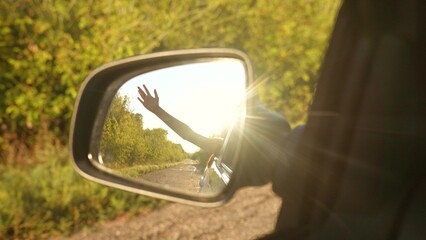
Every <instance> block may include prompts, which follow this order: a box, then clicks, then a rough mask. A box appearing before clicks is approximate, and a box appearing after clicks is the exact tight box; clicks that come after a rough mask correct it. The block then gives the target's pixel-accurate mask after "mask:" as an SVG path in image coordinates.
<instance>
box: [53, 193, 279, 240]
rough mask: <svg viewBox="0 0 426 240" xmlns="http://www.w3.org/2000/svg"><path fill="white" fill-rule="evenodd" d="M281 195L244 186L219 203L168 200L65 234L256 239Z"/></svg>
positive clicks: (108, 239)
mask: <svg viewBox="0 0 426 240" xmlns="http://www.w3.org/2000/svg"><path fill="white" fill-rule="evenodd" d="M280 205H281V199H280V198H279V197H277V196H276V195H275V194H274V193H273V192H272V190H271V186H270V185H266V186H263V187H250V188H244V189H242V190H240V191H239V192H237V193H236V195H235V196H234V198H233V199H232V200H231V201H229V202H228V203H227V204H225V205H224V206H222V207H218V208H200V207H193V206H187V205H182V204H177V203H170V204H168V205H166V206H164V207H163V208H161V209H159V210H157V211H153V212H151V213H150V214H146V215H143V216H139V217H132V218H130V219H127V218H122V219H117V220H115V221H112V222H108V223H105V224H103V225H101V226H100V227H98V228H97V229H95V230H91V231H83V232H80V233H77V234H75V235H73V236H71V237H69V238H56V239H55V240H59V239H67V240H77V239H103V240H113V239H114V240H118V239H126V240H136V239H256V238H257V237H261V236H263V235H265V234H267V233H270V232H271V231H272V230H273V228H274V225H275V221H276V218H277V214H278V210H279V208H280Z"/></svg>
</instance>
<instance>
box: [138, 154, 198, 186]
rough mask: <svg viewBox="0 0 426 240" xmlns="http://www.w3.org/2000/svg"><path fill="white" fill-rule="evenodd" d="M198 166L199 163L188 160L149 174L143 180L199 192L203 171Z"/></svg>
mask: <svg viewBox="0 0 426 240" xmlns="http://www.w3.org/2000/svg"><path fill="white" fill-rule="evenodd" d="M197 165H198V162H197V161H194V160H191V159H187V160H184V161H183V162H182V163H181V164H179V165H177V166H175V167H171V168H166V169H162V170H159V171H154V172H152V173H148V174H146V175H144V176H143V177H142V178H141V179H142V180H145V181H149V182H152V183H157V184H161V185H162V186H165V187H168V188H175V189H179V190H181V191H188V192H198V189H199V182H200V178H201V175H202V170H201V169H197Z"/></svg>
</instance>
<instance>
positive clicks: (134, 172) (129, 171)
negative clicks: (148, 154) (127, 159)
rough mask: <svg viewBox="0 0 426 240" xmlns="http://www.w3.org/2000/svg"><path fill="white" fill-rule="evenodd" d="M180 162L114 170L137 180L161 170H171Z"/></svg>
mask: <svg viewBox="0 0 426 240" xmlns="http://www.w3.org/2000/svg"><path fill="white" fill-rule="evenodd" d="M180 163H181V162H175V163H163V164H155V165H136V166H131V167H124V168H121V169H114V170H115V171H117V172H118V173H119V174H120V175H122V176H127V177H131V178H139V177H141V176H143V175H145V174H147V173H150V172H153V171H158V170H161V169H166V168H171V167H174V166H177V165H179V164H180Z"/></svg>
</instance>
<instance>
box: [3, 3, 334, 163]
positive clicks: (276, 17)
mask: <svg viewBox="0 0 426 240" xmlns="http://www.w3.org/2000/svg"><path fill="white" fill-rule="evenodd" d="M339 3H340V1H338V0H325V1H297V0H289V1H281V0H271V1H245V0H236V1H229V0H215V1H203V2H200V1H196V0H186V1H169V0H157V1H123V0H120V1H116V0H106V1H67V0H58V1H35V0H16V1H10V0H5V1H1V2H0V52H1V54H0V73H1V74H0V91H1V92H2V93H3V94H1V95H0V144H1V145H4V144H5V143H8V142H11V141H13V140H17V141H21V142H23V143H25V144H26V145H27V146H29V147H30V148H31V146H32V144H34V136H35V134H37V132H38V131H39V129H40V126H41V125H43V124H44V125H46V126H47V127H48V129H49V131H50V132H52V133H54V134H55V135H56V136H57V138H59V139H61V140H62V141H63V142H64V141H66V139H67V136H66V135H67V134H64V133H66V132H67V130H68V126H69V123H70V118H71V113H72V108H73V104H74V101H75V98H76V95H77V91H78V88H79V86H80V84H81V82H82V81H83V79H84V78H85V77H86V76H87V75H88V73H89V72H90V71H91V70H93V69H94V68H96V67H98V66H100V65H102V64H104V63H106V62H109V61H112V60H117V59H120V58H123V57H129V56H132V55H136V54H143V53H148V52H153V51H161V50H168V49H179V48H193V47H233V48H239V49H242V50H245V51H246V52H248V53H249V55H250V56H251V58H252V60H253V63H254V64H253V65H254V66H255V70H256V73H257V75H258V78H259V79H267V80H266V81H265V83H264V84H263V85H261V86H260V87H259V91H260V97H261V100H262V101H263V102H264V103H265V104H266V105H267V106H268V107H270V108H272V109H273V110H276V111H278V112H280V113H284V114H286V115H287V116H288V118H289V120H290V121H291V122H292V123H297V122H300V121H303V120H304V119H305V118H306V112H307V107H308V105H309V103H310V101H311V99H312V95H313V92H314V88H315V84H316V75H317V71H318V69H319V66H320V62H321V59H322V56H323V52H324V49H325V48H326V43H327V39H328V36H329V32H330V29H331V26H332V23H333V20H334V16H335V12H336V9H337V8H338V6H339ZM3 148H4V147H3ZM14 160H15V159H11V160H10V161H14ZM3 161H5V160H4V159H3Z"/></svg>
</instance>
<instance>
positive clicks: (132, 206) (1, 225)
mask: <svg viewBox="0 0 426 240" xmlns="http://www.w3.org/2000/svg"><path fill="white" fill-rule="evenodd" d="M44 155H45V157H48V158H49V159H50V161H48V162H45V163H43V164H38V165H35V166H34V167H31V168H15V167H10V166H1V165H0V203H1V208H0V236H4V237H5V238H11V239H23V238H24V239H39V238H46V237H48V236H53V235H58V234H65V235H67V234H71V233H73V232H75V231H77V230H80V229H82V228H87V227H90V226H93V225H95V224H96V223H98V222H102V221H104V220H107V219H112V218H114V217H117V216H118V215H120V214H137V213H139V212H141V211H143V210H146V209H147V208H153V209H155V208H157V207H159V206H161V205H162V204H164V201H160V200H155V199H152V198H148V197H144V196H140V195H137V194H133V193H128V192H124V191H121V190H116V189H112V188H108V187H105V186H101V185H99V184H96V183H92V182H89V181H87V180H85V179H83V178H82V177H80V176H79V175H78V174H77V173H76V172H75V171H74V170H73V168H72V166H70V164H69V163H68V161H67V160H68V158H69V156H68V153H67V150H66V149H64V148H63V149H60V150H57V151H54V152H53V151H52V152H50V153H44Z"/></svg>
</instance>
